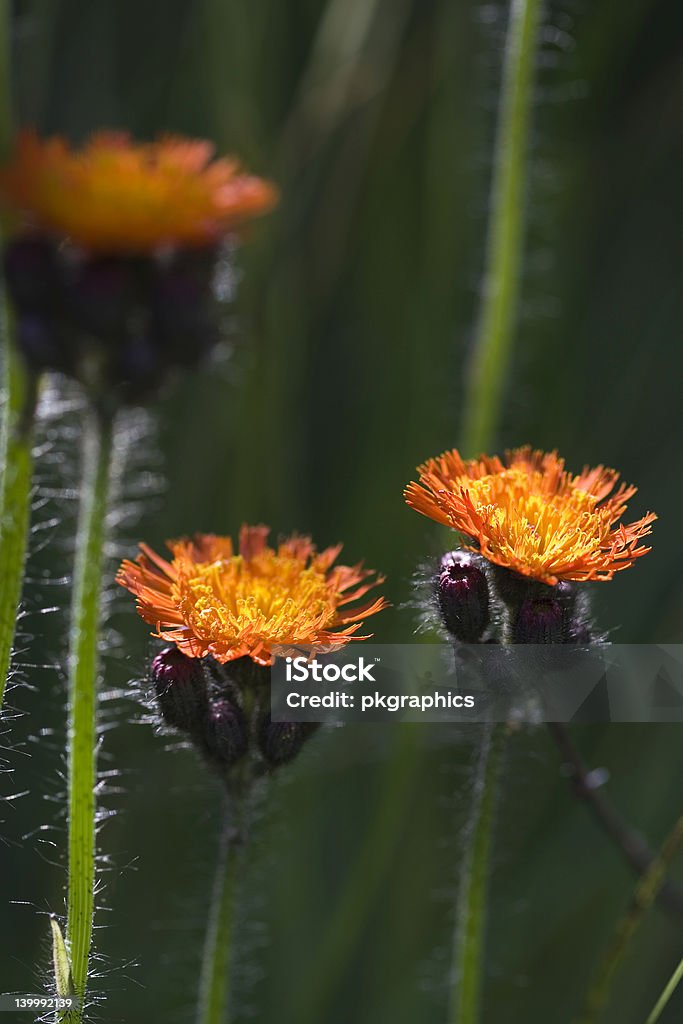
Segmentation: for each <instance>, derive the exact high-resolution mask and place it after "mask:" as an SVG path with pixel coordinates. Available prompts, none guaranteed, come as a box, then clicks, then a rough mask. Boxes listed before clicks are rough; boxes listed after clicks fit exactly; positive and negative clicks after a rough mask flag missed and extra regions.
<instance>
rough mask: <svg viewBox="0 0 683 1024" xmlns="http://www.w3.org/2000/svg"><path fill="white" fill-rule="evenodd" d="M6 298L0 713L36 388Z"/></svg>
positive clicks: (3, 97) (3, 22)
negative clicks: (16, 339) (17, 341)
mask: <svg viewBox="0 0 683 1024" xmlns="http://www.w3.org/2000/svg"><path fill="white" fill-rule="evenodd" d="M11 19H12V12H11V4H10V3H9V0H0V157H2V158H4V157H5V156H6V154H7V152H8V151H9V147H10V137H11V131H12V108H11V89H10V67H11V56H10V31H11ZM13 333H14V332H13V322H12V317H11V314H10V311H9V307H8V303H7V298H6V296H4V295H3V301H2V337H1V339H0V346H1V348H2V357H1V358H2V374H3V390H4V408H3V418H2V427H1V429H0V551H2V553H3V571H2V574H0V710H1V709H2V703H3V698H4V694H5V686H6V683H7V676H8V674H9V669H10V660H11V655H12V643H13V641H14V632H15V629H16V621H17V607H18V605H19V601H20V599H21V585H22V579H23V575H24V563H25V561H26V544H27V534H28V524H29V516H30V508H31V477H32V473H33V456H32V440H33V418H34V412H35V399H36V388H35V382H34V381H32V380H31V379H30V378H29V377H28V375H27V373H26V371H25V369H24V366H23V364H22V362H21V360H20V358H19V357H18V355H17V353H16V350H15V347H14V338H13Z"/></svg>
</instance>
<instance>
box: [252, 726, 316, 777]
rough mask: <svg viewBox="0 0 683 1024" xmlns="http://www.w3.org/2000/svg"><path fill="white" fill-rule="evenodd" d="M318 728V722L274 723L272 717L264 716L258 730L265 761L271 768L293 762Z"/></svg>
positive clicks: (259, 743)
mask: <svg viewBox="0 0 683 1024" xmlns="http://www.w3.org/2000/svg"><path fill="white" fill-rule="evenodd" d="M317 728H318V723H317V722H273V721H271V718H270V715H264V716H263V718H262V719H261V722H260V723H259V729H258V746H259V750H260V751H261V754H262V755H263V759H264V761H266V762H267V763H268V764H269V765H270V766H271V768H276V767H277V766H278V765H281V764H287V762H288V761H293V760H294V758H295V757H296V756H297V754H298V753H299V751H300V750H301V748H302V747H303V745H304V743H305V742H306V740H307V739H308V738H309V737H310V736H312V735H313V733H314V732H315V731H316V729H317Z"/></svg>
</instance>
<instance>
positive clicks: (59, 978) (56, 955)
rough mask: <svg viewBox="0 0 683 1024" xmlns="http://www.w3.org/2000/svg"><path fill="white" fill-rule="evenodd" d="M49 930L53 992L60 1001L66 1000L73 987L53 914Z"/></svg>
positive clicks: (62, 942)
mask: <svg viewBox="0 0 683 1024" xmlns="http://www.w3.org/2000/svg"><path fill="white" fill-rule="evenodd" d="M50 928H51V929H52V963H53V964H54V969H55V991H56V993H57V995H58V996H59V997H60V999H66V998H67V996H72V995H73V994H74V985H73V978H72V977H71V964H70V963H69V954H68V952H67V949H66V943H65V942H64V936H63V935H62V929H61V928H60V927H59V921H58V920H57V918H56V917H55V916H54V914H53V915H52V917H51V918H50Z"/></svg>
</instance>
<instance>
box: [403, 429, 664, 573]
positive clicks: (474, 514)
mask: <svg viewBox="0 0 683 1024" xmlns="http://www.w3.org/2000/svg"><path fill="white" fill-rule="evenodd" d="M418 472H419V474H420V483H419V484H418V483H411V484H409V485H408V487H407V488H406V490H405V499H406V501H407V503H408V504H409V505H410V507H411V508H414V509H415V510H416V511H417V512H421V513H422V515H425V516H429V518H430V519H434V520H436V522H437V523H443V524H444V525H445V526H450V527H452V528H453V529H454V530H458V531H459V532H460V533H462V534H464V535H465V536H466V537H468V538H470V540H471V544H470V545H468V546H469V547H470V550H478V551H480V552H481V554H482V555H483V556H484V558H487V559H488V560H489V561H490V562H495V563H496V564H497V565H502V566H504V567H505V568H507V569H512V570H514V571H515V572H517V573H520V574H521V575H522V576H529V577H531V578H532V579H535V580H539V581H540V582H542V583H547V584H550V585H553V584H555V583H557V582H558V581H559V580H611V579H612V577H613V576H614V573H615V572H619V570H621V569H628V568H629V566H631V565H633V562H634V561H635V559H636V558H639V557H640V556H641V555H644V554H646V552H648V551H649V550H650V548H647V547H642V546H639V541H640V540H642V538H643V537H646V536H647V535H648V534H649V533H650V531H651V526H652V523H653V522H654V520H655V519H656V518H657V517H656V516H655V515H654V513H652V512H649V513H648V514H647V515H646V516H643V518H642V519H639V520H638V521H637V522H635V523H630V524H629V525H628V526H625V525H623V524H622V523H619V522H618V521H619V519H621V517H622V515H623V514H624V512H625V511H626V506H627V503H628V501H629V499H630V498H632V497H633V495H634V494H635V493H636V488H635V487H627V486H626V485H625V484H620V485H619V488H618V489H617V490H616V491H615V490H614V488H615V487H616V484H617V480H618V479H619V474H618V473H617V472H615V470H613V469H606V468H605V467H604V466H596V467H595V469H589V468H588V467H585V468H584V470H583V472H582V473H580V474H579V475H578V476H572V475H571V473H568V472H567V471H566V470H565V468H564V459H561V458H559V456H558V454H557V452H548V453H545V452H542V451H532V449H531V448H530V447H525V448H517V449H515V450H514V451H509V452H506V455H505V460H504V461H501V459H499V458H498V456H493V457H489V456H486V455H482V456H481V458H480V459H472V460H469V461H465V460H463V459H462V458H461V457H460V454H459V453H458V451H457V450H456V449H453V451H450V452H445V453H444V454H443V455H441V456H439V457H438V458H436V459H429V461H428V462H425V463H424V464H423V465H422V466H419V467H418Z"/></svg>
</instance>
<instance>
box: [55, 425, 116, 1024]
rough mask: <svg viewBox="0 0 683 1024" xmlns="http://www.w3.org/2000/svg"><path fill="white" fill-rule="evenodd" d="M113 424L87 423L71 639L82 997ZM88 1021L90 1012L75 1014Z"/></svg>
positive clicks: (73, 933) (74, 920)
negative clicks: (99, 648)
mask: <svg viewBox="0 0 683 1024" xmlns="http://www.w3.org/2000/svg"><path fill="white" fill-rule="evenodd" d="M111 453H112V424H111V422H110V421H108V420H103V419H102V418H100V417H98V416H96V415H95V414H94V413H92V414H91V416H90V419H89V420H88V421H87V423H86V425H85V432H84V450H83V472H82V483H81V506H80V512H79V522H78V532H77V535H76V561H75V566H74V584H73V588H74V589H73V604H72V611H71V630H70V635H69V738H68V786H69V892H68V909H67V927H66V938H67V944H68V947H69V954H70V958H71V973H72V977H73V985H74V989H75V993H76V995H77V996H78V998H79V999H80V1000H83V999H84V998H85V994H86V990H87V983H88V966H89V958H90V946H91V942H92V929H93V912H94V888H95V829H96V811H97V808H96V801H95V786H96V782H97V689H98V675H99V651H98V642H99V635H100V618H101V591H102V575H103V563H104V543H105V534H106V516H107V504H108V496H109V479H110V464H111ZM65 1019H66V1020H67V1021H69V1024H80V1021H81V1020H82V1019H83V1010H82V1009H80V1010H78V1011H69V1013H67V1014H66V1016H65Z"/></svg>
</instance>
